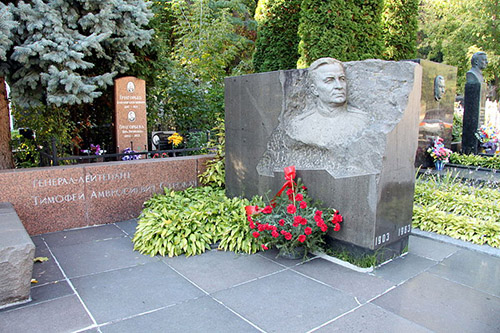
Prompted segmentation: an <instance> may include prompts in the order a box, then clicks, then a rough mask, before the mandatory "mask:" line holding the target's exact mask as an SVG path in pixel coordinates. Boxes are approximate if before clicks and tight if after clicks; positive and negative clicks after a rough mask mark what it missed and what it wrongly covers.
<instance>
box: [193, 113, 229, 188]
mask: <svg viewBox="0 0 500 333" xmlns="http://www.w3.org/2000/svg"><path fill="white" fill-rule="evenodd" d="M213 131H214V132H215V138H214V140H212V142H211V147H212V148H211V149H216V155H215V157H214V158H213V159H212V160H210V161H208V162H207V164H206V169H205V171H204V172H203V173H202V174H200V175H199V177H198V178H199V179H200V182H201V183H202V184H204V185H210V186H215V187H224V185H225V183H226V166H225V162H226V157H225V156H226V148H225V147H226V135H225V126H224V119H221V118H219V119H218V125H217V127H215V128H214V129H213Z"/></svg>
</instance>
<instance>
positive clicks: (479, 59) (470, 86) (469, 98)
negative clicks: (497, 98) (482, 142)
mask: <svg viewBox="0 0 500 333" xmlns="http://www.w3.org/2000/svg"><path fill="white" fill-rule="evenodd" d="M471 64H472V68H471V69H470V70H469V71H468V72H467V74H466V79H467V80H466V82H465V92H464V120H463V127H462V152H463V153H465V154H477V152H478V146H479V140H478V139H477V138H476V132H477V129H478V128H479V126H480V125H481V122H484V106H485V102H486V88H487V87H486V84H485V83H484V79H483V74H482V72H481V71H482V70H483V69H485V68H486V66H487V65H488V58H487V56H486V53H484V52H476V53H474V55H473V56H472V59H471ZM481 111H482V115H481ZM481 118H482V119H481Z"/></svg>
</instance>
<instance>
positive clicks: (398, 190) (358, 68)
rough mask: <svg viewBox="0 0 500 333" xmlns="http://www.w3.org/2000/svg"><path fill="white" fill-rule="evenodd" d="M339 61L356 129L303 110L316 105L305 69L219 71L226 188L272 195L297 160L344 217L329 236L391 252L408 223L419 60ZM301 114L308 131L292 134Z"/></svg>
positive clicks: (314, 189) (399, 246) (315, 193)
mask: <svg viewBox="0 0 500 333" xmlns="http://www.w3.org/2000/svg"><path fill="white" fill-rule="evenodd" d="M344 65H345V72H346V77H347V92H348V95H347V99H348V103H349V107H348V108H347V110H348V112H352V114H349V117H351V115H352V116H353V117H354V113H356V114H357V116H356V117H358V116H359V117H362V118H363V121H362V122H361V121H360V122H359V123H357V124H358V125H353V127H354V128H350V127H349V126H344V127H345V128H344V127H338V128H337V127H335V126H332V125H331V123H329V122H328V121H321V120H318V119H317V117H312V116H311V117H310V118H307V117H309V116H307V115H308V114H311V113H314V106H313V105H314V96H311V94H310V93H309V92H308V87H309V81H308V78H307V70H289V71H277V72H269V73H259V74H252V75H245V76H239V77H230V78H226V81H225V84H226V95H225V98H226V103H225V104H226V191H227V194H228V195H229V196H240V195H241V196H245V197H251V196H253V195H255V194H261V195H264V194H268V195H271V196H272V195H274V193H276V191H277V190H278V189H279V188H280V187H281V185H282V183H283V168H284V167H286V166H289V165H295V166H296V169H297V175H298V177H300V178H302V180H303V182H304V183H305V185H306V186H307V187H308V191H309V194H310V195H311V196H312V197H313V198H314V199H316V200H321V201H322V202H323V203H324V204H325V205H326V206H329V207H332V208H336V209H338V210H340V212H341V214H342V215H343V216H344V224H343V229H342V230H341V231H340V232H337V233H334V234H331V235H330V236H332V237H334V238H335V242H333V244H336V245H338V244H342V245H347V246H349V247H351V248H352V249H361V250H362V251H365V252H374V251H377V250H378V249H380V248H382V247H383V248H384V249H385V250H383V251H378V253H379V254H381V257H384V258H386V257H390V256H392V255H394V254H396V255H399V254H401V253H402V251H403V249H404V248H405V247H406V245H407V243H408V235H409V233H410V230H411V217H412V211H413V191H414V177H415V170H414V166H413V165H414V158H415V151H416V148H417V137H418V118H419V112H420V97H421V96H420V93H421V90H420V89H421V79H422V69H421V66H420V65H418V64H416V63H413V62H388V61H381V60H365V61H358V62H348V63H345V64H344ZM304 119H306V120H307V119H311V121H314V122H315V124H314V126H303V128H306V129H307V130H309V131H312V132H311V133H298V134H295V133H293V131H301V130H302V127H301V126H298V125H300V124H301V122H302V121H304ZM339 123H341V122H339ZM355 123H356V122H355ZM353 124H354V123H353ZM359 124H362V125H359ZM356 126H364V128H358V127H356ZM311 128H312V129H311ZM333 132H335V133H333ZM338 132H341V133H340V135H339V133H338ZM342 134H344V135H342ZM315 138H317V140H315ZM339 138H342V139H339ZM382 259H383V258H382Z"/></svg>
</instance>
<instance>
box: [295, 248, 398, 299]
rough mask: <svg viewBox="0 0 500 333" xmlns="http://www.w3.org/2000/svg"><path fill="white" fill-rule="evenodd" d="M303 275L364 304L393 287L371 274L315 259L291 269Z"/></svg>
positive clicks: (388, 282)
mask: <svg viewBox="0 0 500 333" xmlns="http://www.w3.org/2000/svg"><path fill="white" fill-rule="evenodd" d="M293 269H294V270H295V271H298V272H300V273H302V274H304V275H307V276H309V277H312V278H314V279H317V280H319V281H321V282H323V283H326V284H328V285H330V286H332V287H333V288H335V289H338V290H340V291H342V292H344V293H346V294H349V295H351V296H352V297H356V298H357V299H358V301H359V302H361V303H364V302H366V301H368V300H370V299H372V298H373V297H376V296H378V295H380V294H382V293H384V292H385V291H387V290H388V289H390V288H392V287H393V286H394V282H391V281H388V280H386V279H383V278H381V277H378V276H375V275H373V274H366V273H359V272H356V271H353V270H351V269H348V268H345V267H342V266H340V265H332V263H331V262H329V261H327V260H324V259H321V258H317V259H313V260H310V261H308V262H306V263H304V264H302V265H298V266H296V267H294V268H293Z"/></svg>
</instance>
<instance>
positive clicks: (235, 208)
mask: <svg viewBox="0 0 500 333" xmlns="http://www.w3.org/2000/svg"><path fill="white" fill-rule="evenodd" d="M253 202H256V203H258V202H259V198H255V199H253ZM249 204H250V201H249V200H247V199H240V198H233V199H230V198H227V197H226V196H225V194H224V189H221V188H214V187H210V186H206V187H198V188H189V189H186V190H184V191H177V192H176V191H168V190H166V192H165V194H164V195H155V196H154V197H153V198H151V199H150V200H148V201H147V202H146V203H145V209H144V210H143V212H142V213H141V216H140V218H139V222H138V225H137V231H136V233H135V235H134V238H133V240H132V241H133V242H134V249H135V250H137V251H139V252H141V253H144V254H148V255H151V256H154V255H157V254H159V255H162V256H169V257H173V256H178V255H181V254H185V255H186V256H191V255H196V254H201V253H203V252H205V251H206V250H208V249H210V245H211V244H213V243H217V242H219V241H220V245H219V247H220V248H221V249H224V250H231V251H235V252H245V253H255V252H256V251H257V250H258V244H257V242H256V241H255V240H253V239H252V237H251V235H250V232H249V231H250V228H249V227H248V226H247V221H246V216H245V206H246V205H249Z"/></svg>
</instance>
